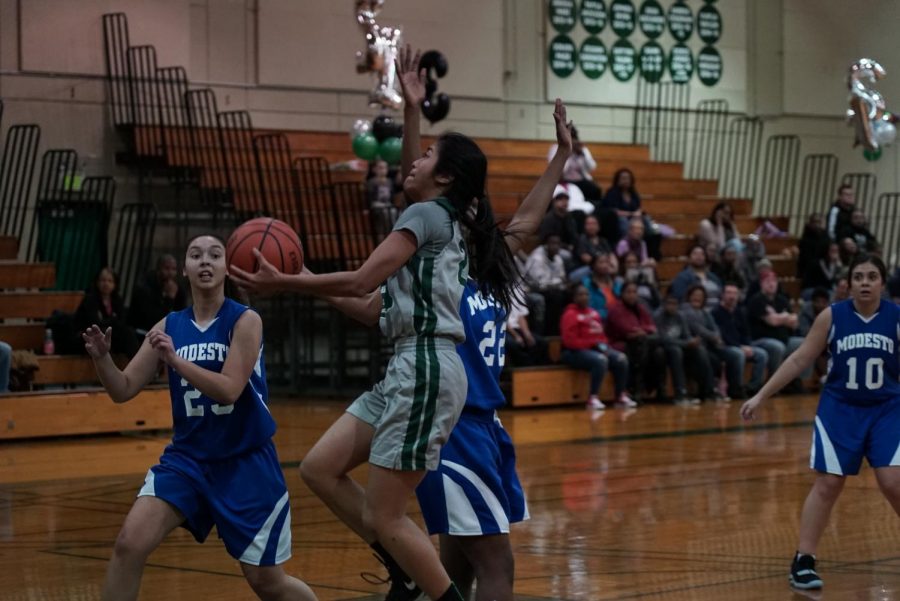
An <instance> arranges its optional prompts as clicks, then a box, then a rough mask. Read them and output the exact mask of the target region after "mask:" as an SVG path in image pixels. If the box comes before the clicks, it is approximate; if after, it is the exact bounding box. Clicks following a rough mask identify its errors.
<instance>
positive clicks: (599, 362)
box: [591, 353, 609, 372]
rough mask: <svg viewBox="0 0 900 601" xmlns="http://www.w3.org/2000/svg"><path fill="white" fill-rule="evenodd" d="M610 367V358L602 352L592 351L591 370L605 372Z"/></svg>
mask: <svg viewBox="0 0 900 601" xmlns="http://www.w3.org/2000/svg"><path fill="white" fill-rule="evenodd" d="M608 367H609V359H607V358H606V355H604V354H602V353H592V355H591V371H593V372H605V371H606V370H607V368H608Z"/></svg>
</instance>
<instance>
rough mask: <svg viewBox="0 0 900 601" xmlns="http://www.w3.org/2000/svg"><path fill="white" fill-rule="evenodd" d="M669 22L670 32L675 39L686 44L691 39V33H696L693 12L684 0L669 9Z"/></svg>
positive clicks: (679, 0)
mask: <svg viewBox="0 0 900 601" xmlns="http://www.w3.org/2000/svg"><path fill="white" fill-rule="evenodd" d="M668 21H669V31H670V32H671V33H672V37H673V38H675V39H676V40H678V41H679V42H684V41H687V40H688V38H690V37H691V33H693V31H694V13H692V12H691V7H690V6H688V5H687V4H685V3H684V2H683V1H682V0H678V2H676V3H675V4H673V5H672V6H671V7H669V15H668Z"/></svg>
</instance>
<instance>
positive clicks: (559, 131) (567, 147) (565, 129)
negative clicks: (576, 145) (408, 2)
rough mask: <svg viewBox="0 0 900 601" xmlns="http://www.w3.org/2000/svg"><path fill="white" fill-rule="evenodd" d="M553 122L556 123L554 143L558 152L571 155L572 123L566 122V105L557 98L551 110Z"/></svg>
mask: <svg viewBox="0 0 900 601" xmlns="http://www.w3.org/2000/svg"><path fill="white" fill-rule="evenodd" d="M553 120H554V121H555V122H556V143H557V144H558V145H559V152H564V153H566V154H567V155H569V154H572V122H571V121H566V105H565V104H563V101H562V100H560V99H559V98H557V99H556V106H555V107H554V108H553Z"/></svg>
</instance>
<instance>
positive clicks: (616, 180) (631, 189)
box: [610, 167, 637, 196]
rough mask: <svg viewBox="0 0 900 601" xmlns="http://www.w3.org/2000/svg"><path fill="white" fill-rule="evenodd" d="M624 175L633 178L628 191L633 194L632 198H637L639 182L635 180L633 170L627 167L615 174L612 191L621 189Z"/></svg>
mask: <svg viewBox="0 0 900 601" xmlns="http://www.w3.org/2000/svg"><path fill="white" fill-rule="evenodd" d="M623 173H627V174H628V175H630V176H631V185H630V186H629V187H628V191H629V192H631V195H632V196H636V195H637V188H636V186H637V182H636V181H635V179H634V172H633V171H632V170H631V169H628V168H627V167H623V168H621V169H619V170H618V171H616V172H615V173H614V174H613V177H612V186H610V189H611V190H612V189H613V188H618V187H619V178H620V177H622V174H623Z"/></svg>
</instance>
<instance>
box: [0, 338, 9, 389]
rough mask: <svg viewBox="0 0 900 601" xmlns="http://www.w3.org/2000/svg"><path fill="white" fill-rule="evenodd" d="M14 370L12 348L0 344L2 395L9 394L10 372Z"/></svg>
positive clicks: (3, 343) (0, 387)
mask: <svg viewBox="0 0 900 601" xmlns="http://www.w3.org/2000/svg"><path fill="white" fill-rule="evenodd" d="M10 368H12V347H11V346H10V345H9V344H7V343H6V342H0V393H2V392H9V370H10Z"/></svg>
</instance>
